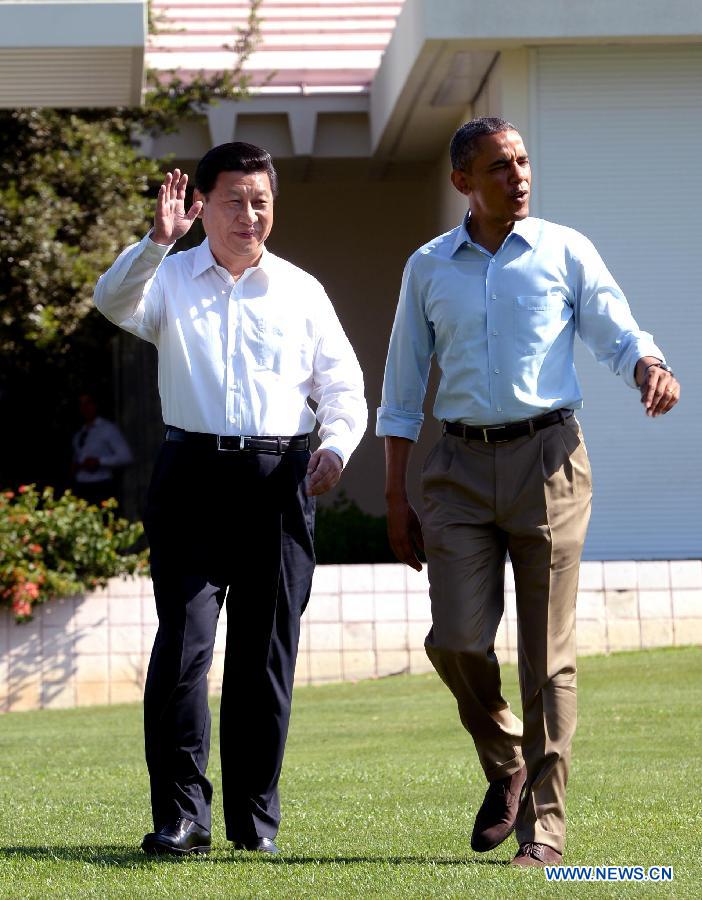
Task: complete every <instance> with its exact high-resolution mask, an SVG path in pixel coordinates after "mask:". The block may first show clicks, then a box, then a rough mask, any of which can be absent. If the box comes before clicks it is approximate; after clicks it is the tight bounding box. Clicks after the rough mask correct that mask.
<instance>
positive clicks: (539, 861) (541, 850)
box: [512, 841, 563, 868]
mask: <svg viewBox="0 0 702 900" xmlns="http://www.w3.org/2000/svg"><path fill="white" fill-rule="evenodd" d="M562 862H563V854H562V853H559V852H558V850H554V848H553V847H549V845H548V844H536V843H533V842H531V841H527V842H526V843H524V844H521V845H520V847H519V852H518V853H517V855H516V856H515V857H514V859H513V860H512V865H513V866H523V867H526V866H540V867H541V868H543V867H544V866H560V864H561V863H562Z"/></svg>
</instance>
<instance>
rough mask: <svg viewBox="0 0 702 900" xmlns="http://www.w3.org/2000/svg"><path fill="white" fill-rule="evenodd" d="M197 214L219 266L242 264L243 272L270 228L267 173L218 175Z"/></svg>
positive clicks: (270, 197)
mask: <svg viewBox="0 0 702 900" xmlns="http://www.w3.org/2000/svg"><path fill="white" fill-rule="evenodd" d="M195 199H196V200H204V206H203V208H202V212H201V213H200V215H201V217H202V224H203V225H204V228H205V233H206V234H207V237H208V238H209V242H210V249H211V250H212V253H213V255H214V257H215V259H217V261H218V262H219V263H221V264H222V265H225V266H227V268H230V267H231V266H230V265H229V264H230V263H233V262H235V263H241V267H242V271H243V269H244V268H246V267H247V266H248V265H252V264H254V263H255V262H256V261H257V260H258V258H259V256H260V255H261V249H262V247H261V245H262V244H263V242H264V241H265V240H266V238H267V237H268V235H269V234H270V233H271V228H272V227H273V191H272V190H271V182H270V178H269V177H268V173H267V172H250V173H248V174H246V173H244V172H220V173H219V175H218V176H217V181H216V182H215V186H214V188H213V189H212V190H211V191H210V193H209V194H207V196H203V195H202V194H201V193H200V191H198V190H196V191H195Z"/></svg>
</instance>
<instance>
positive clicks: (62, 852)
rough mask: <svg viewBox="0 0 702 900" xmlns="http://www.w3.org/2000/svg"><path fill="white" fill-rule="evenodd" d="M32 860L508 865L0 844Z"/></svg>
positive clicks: (121, 864) (1, 850) (2, 851)
mask: <svg viewBox="0 0 702 900" xmlns="http://www.w3.org/2000/svg"><path fill="white" fill-rule="evenodd" d="M18 857H19V858H22V859H32V860H42V861H50V860H56V861H60V862H80V863H93V864H94V865H96V866H114V867H115V868H129V869H133V868H135V867H138V866H149V867H151V866H153V865H154V864H156V865H163V864H165V865H169V864H170V865H172V864H175V865H179V864H181V863H183V862H186V861H190V860H192V859H196V860H197V861H198V863H200V864H201V863H203V862H206V861H209V862H212V863H228V864H231V863H235V864H244V865H249V864H260V863H264V864H267V865H274V866H300V865H306V864H310V863H311V864H314V865H335V866H347V865H356V864H367V863H381V864H386V865H387V864H389V865H392V866H402V865H414V864H424V865H432V866H467V865H470V866H507V865H509V860H501V859H475V858H474V859H465V858H462V857H461V858H454V859H446V858H439V859H435V858H431V857H429V856H321V855H320V856H296V855H294V854H293V855H287V854H282V853H281V855H280V856H271V855H269V854H266V853H256V854H253V853H252V854H248V853H246V854H244V853H241V852H237V851H230V850H220V851H218V850H217V849H216V848H215V850H214V853H213V854H212V855H210V856H207V855H204V854H202V855H200V854H198V855H193V856H191V857H182V856H181V857H179V856H159V857H153V856H146V855H145V854H144V853H143V851H141V850H138V849H136V848H133V847H121V846H117V845H107V846H100V845H94V846H90V847H87V846H86V847H83V846H73V847H70V846H60V847H49V846H43V847H0V859H7V860H11V859H13V858H18Z"/></svg>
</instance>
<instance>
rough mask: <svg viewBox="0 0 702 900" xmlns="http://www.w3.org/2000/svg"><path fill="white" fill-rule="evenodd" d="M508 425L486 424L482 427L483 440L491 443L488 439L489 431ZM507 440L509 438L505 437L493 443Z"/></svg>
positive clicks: (501, 442)
mask: <svg viewBox="0 0 702 900" xmlns="http://www.w3.org/2000/svg"><path fill="white" fill-rule="evenodd" d="M506 427H507V426H506V425H485V426H484V428H483V429H482V431H483V441H484V442H485V443H486V444H489V443H490V441H489V440H488V436H487V433H488V431H498V430H499V429H500V428H506ZM506 440H507V438H503V439H502V440H501V441H500V440H496V441H493V442H492V443H493V444H504V443H505V441H506Z"/></svg>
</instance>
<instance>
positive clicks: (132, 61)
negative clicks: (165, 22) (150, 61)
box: [0, 0, 147, 108]
mask: <svg viewBox="0 0 702 900" xmlns="http://www.w3.org/2000/svg"><path fill="white" fill-rule="evenodd" d="M146 36H147V12H146V0H2V2H0V107H3V108H12V107H37V106H52V107H71V106H80V107H109V106H127V105H130V106H136V105H139V104H140V103H141V96H142V87H143V79H144V50H145V47H146Z"/></svg>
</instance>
